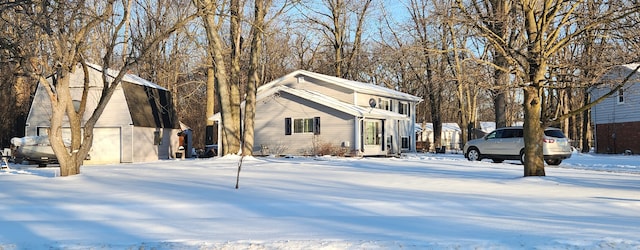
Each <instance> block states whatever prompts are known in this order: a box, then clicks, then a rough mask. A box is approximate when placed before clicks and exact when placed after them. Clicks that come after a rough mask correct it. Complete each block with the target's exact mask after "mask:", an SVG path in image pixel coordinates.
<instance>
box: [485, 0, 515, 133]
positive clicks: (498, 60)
mask: <svg viewBox="0 0 640 250" xmlns="http://www.w3.org/2000/svg"><path fill="white" fill-rule="evenodd" d="M490 2H491V5H492V8H490V10H491V11H492V13H491V15H492V16H493V19H494V22H492V23H490V24H489V25H488V27H489V29H490V30H491V31H492V32H493V33H494V34H495V35H496V36H497V37H500V38H502V39H503V40H505V41H508V39H509V38H508V35H507V33H508V31H509V29H510V28H511V27H509V25H510V23H509V22H508V20H509V12H510V10H511V0H491V1H490ZM493 63H494V65H496V69H495V73H494V81H495V82H494V84H495V86H496V88H495V90H494V91H493V110H494V115H495V122H496V128H501V127H506V126H507V102H506V99H507V95H506V94H505V91H506V86H508V85H509V82H510V78H509V72H508V71H507V69H509V68H510V65H509V61H508V60H507V58H506V57H505V55H503V54H502V53H501V52H500V51H499V50H498V49H496V48H494V49H493Z"/></svg>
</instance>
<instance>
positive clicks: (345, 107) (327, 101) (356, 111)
mask: <svg viewBox="0 0 640 250" xmlns="http://www.w3.org/2000/svg"><path fill="white" fill-rule="evenodd" d="M275 89H276V90H277V91H283V92H286V93H289V94H291V95H294V96H298V97H300V98H303V99H306V100H308V101H311V102H315V103H317V104H320V105H323V106H326V107H330V108H333V109H335V110H338V111H341V112H344V113H346V114H350V115H353V116H357V117H368V118H381V119H382V118H390V117H393V118H396V119H408V117H406V116H405V115H402V114H398V113H395V112H391V111H387V110H383V109H377V108H365V107H361V106H358V105H353V104H350V103H346V102H343V101H340V100H338V99H335V98H333V97H330V96H327V95H324V94H322V93H319V92H316V91H311V90H301V89H294V88H289V87H286V86H278V87H276V88H275Z"/></svg>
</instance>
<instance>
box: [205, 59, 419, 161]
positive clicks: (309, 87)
mask: <svg viewBox="0 0 640 250" xmlns="http://www.w3.org/2000/svg"><path fill="white" fill-rule="evenodd" d="M420 101H422V99H421V98H419V97H416V96H413V95H409V94H406V93H402V92H399V91H396V90H392V89H389V88H385V87H381V86H377V85H373V84H369V83H363V82H356V81H351V80H346V79H342V78H338V77H333V76H328V75H323V74H318V73H314V72H309V71H304V70H298V71H294V72H292V73H289V74H287V75H285V76H283V77H281V78H279V79H276V80H274V81H272V82H270V83H267V84H265V85H263V86H261V87H260V88H258V92H257V102H256V116H255V140H254V145H255V147H254V154H255V155H260V154H263V155H268V154H276V155H315V154H318V153H321V152H319V148H320V147H326V146H327V145H329V146H331V147H333V148H340V149H341V151H342V152H343V153H344V154H345V155H352V156H375V155H397V154H399V153H402V152H415V151H416V133H415V107H416V104H417V103H418V102H420ZM213 119H214V120H219V115H216V116H214V117H213ZM218 145H221V144H220V142H218Z"/></svg>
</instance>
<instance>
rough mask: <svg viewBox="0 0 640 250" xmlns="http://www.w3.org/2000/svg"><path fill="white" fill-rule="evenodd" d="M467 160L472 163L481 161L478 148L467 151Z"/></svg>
mask: <svg viewBox="0 0 640 250" xmlns="http://www.w3.org/2000/svg"><path fill="white" fill-rule="evenodd" d="M467 159H469V160H470V161H479V160H480V151H478V149H477V148H470V149H469V151H467Z"/></svg>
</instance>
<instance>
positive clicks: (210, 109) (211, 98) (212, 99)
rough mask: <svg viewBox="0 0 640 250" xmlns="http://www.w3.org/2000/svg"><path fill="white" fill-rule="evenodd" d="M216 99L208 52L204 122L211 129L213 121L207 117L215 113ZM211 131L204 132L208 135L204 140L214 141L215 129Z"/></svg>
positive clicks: (210, 58) (211, 59)
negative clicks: (209, 132)
mask: <svg viewBox="0 0 640 250" xmlns="http://www.w3.org/2000/svg"><path fill="white" fill-rule="evenodd" d="M207 51H208V50H207ZM216 100H217V98H216V77H215V70H214V68H213V56H212V55H211V53H209V56H208V57H207V107H206V110H205V114H206V117H205V120H206V123H205V124H206V126H207V127H210V128H212V129H213V128H215V126H214V125H215V121H213V120H209V118H211V117H213V115H214V114H215V107H216ZM211 132H212V133H211V134H208V132H206V133H207V134H206V136H208V138H205V141H210V142H214V139H215V138H216V137H215V136H214V134H215V133H216V132H217V131H215V130H214V131H211ZM214 143H217V142H214Z"/></svg>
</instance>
